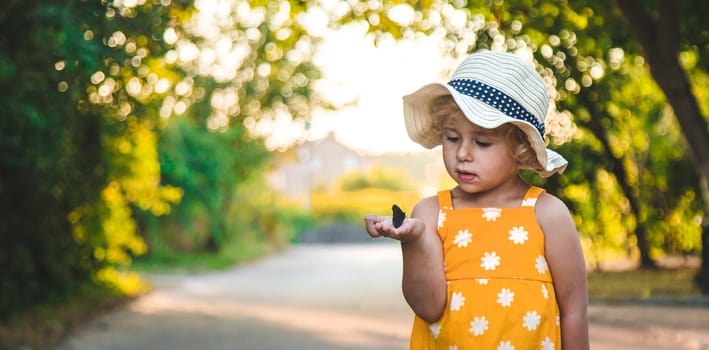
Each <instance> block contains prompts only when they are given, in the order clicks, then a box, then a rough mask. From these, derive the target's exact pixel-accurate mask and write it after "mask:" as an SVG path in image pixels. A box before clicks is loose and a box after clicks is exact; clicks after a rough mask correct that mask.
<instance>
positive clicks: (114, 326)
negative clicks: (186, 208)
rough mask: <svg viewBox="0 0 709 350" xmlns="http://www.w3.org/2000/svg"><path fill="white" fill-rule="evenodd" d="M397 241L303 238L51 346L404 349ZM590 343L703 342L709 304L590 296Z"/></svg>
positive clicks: (167, 282)
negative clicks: (620, 301)
mask: <svg viewBox="0 0 709 350" xmlns="http://www.w3.org/2000/svg"><path fill="white" fill-rule="evenodd" d="M400 275H401V261H400V253H399V248H398V246H397V245H396V244H388V243H380V244H349V245H310V244H302V245H296V246H294V247H292V248H290V249H289V250H288V251H287V252H285V253H284V254H282V255H278V256H274V257H270V258H267V259H263V260H260V261H258V262H256V263H253V264H249V265H246V266H241V267H238V268H235V269H232V270H229V271H224V272H219V273H211V274H206V275H169V276H165V275H162V276H151V277H150V280H151V281H153V283H154V284H155V286H156V289H155V290H154V291H153V292H152V293H151V294H149V295H147V296H145V297H143V298H141V299H139V300H136V301H135V302H133V303H131V304H129V305H128V306H127V307H125V308H123V309H120V310H117V311H115V312H113V313H110V314H107V315H105V316H103V317H101V318H99V319H97V320H95V321H93V322H91V323H90V324H89V325H88V326H87V327H85V328H83V329H81V330H80V331H78V332H76V333H75V334H74V335H72V336H71V337H69V338H68V339H66V340H65V341H64V342H63V343H62V344H60V345H59V346H58V347H57V349H56V350H94V349H95V350H99V349H101V350H129V349H130V350H133V349H151V350H163V349H164V350H168V349H170V350H173V349H205V350H212V349H230V350H240V349H244V350H252V349H253V350H276V349H278V350H280V349H310V350H325V349H328V350H350V349H374V350H394V349H406V348H407V338H408V334H409V327H410V323H411V312H410V311H409V309H408V308H407V306H406V304H405V302H404V301H403V299H402V296H401V292H400V289H399V285H400ZM589 312H590V320H591V337H592V349H594V350H606V349H607V350H610V349H627V350H634V349H650V350H653V349H698V350H702V349H708V350H709V307H706V306H704V307H697V306H695V307H691V306H690V307H670V306H657V305H656V306H652V305H608V304H592V305H591V307H590V310H589Z"/></svg>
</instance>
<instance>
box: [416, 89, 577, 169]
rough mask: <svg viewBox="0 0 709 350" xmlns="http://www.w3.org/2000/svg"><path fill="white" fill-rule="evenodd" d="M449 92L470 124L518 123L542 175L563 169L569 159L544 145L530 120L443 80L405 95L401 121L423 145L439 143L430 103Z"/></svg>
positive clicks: (487, 127) (494, 126) (494, 125)
mask: <svg viewBox="0 0 709 350" xmlns="http://www.w3.org/2000/svg"><path fill="white" fill-rule="evenodd" d="M445 95H451V96H452V97H453V99H454V100H455V102H456V104H458V106H459V107H460V109H461V111H462V112H463V114H464V115H465V116H466V117H467V118H468V120H470V121H471V122H472V123H473V124H476V125H478V126H480V127H483V128H486V129H494V128H497V127H499V126H501V125H503V124H506V123H512V124H514V125H515V126H517V127H519V128H520V129H521V130H522V131H523V132H524V133H525V134H526V135H527V139H528V140H529V143H530V144H531V146H532V148H533V149H534V152H535V154H536V156H537V161H538V162H539V164H541V165H542V166H543V167H544V170H542V171H538V170H535V171H536V172H537V173H538V174H540V175H541V176H543V177H548V176H551V175H552V174H554V173H562V172H563V171H564V170H565V169H566V166H567V165H568V162H567V161H566V159H564V158H563V157H562V156H561V155H559V154H558V153H556V152H554V151H552V150H549V149H547V148H546V144H545V142H544V139H543V138H542V136H541V135H540V134H539V131H537V129H536V128H535V127H534V126H533V125H532V124H530V123H528V122H525V121H523V120H519V119H515V118H512V117H510V116H508V115H506V114H504V113H502V112H500V111H499V110H497V109H496V108H494V107H492V106H490V105H488V104H486V103H484V102H482V101H480V100H478V99H476V98H474V97H471V96H468V95H464V94H461V93H459V92H458V91H456V90H455V89H454V88H453V87H451V86H449V85H446V84H439V83H433V84H428V85H426V86H424V87H422V88H421V89H419V90H417V91H415V92H414V93H412V94H409V95H406V96H404V122H405V124H406V131H407V133H408V134H409V137H410V138H411V139H412V140H413V141H415V142H417V143H419V144H420V145H422V146H423V147H425V148H429V149H430V148H434V147H436V146H438V145H440V144H441V137H440V135H438V134H436V133H434V132H432V130H433V129H434V127H435V124H436V123H437V122H438V121H436V120H434V117H433V116H432V115H431V113H430V105H431V103H432V102H433V100H435V99H436V98H437V97H440V96H445Z"/></svg>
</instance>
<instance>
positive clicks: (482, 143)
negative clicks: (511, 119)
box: [475, 140, 492, 147]
mask: <svg viewBox="0 0 709 350" xmlns="http://www.w3.org/2000/svg"><path fill="white" fill-rule="evenodd" d="M475 143H476V144H477V145H478V146H480V147H489V146H491V145H492V142H486V141H480V140H475Z"/></svg>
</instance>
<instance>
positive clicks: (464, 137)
mask: <svg viewBox="0 0 709 350" xmlns="http://www.w3.org/2000/svg"><path fill="white" fill-rule="evenodd" d="M507 130H508V127H505V126H502V127H499V128H496V129H485V128H481V127H479V126H477V125H475V124H473V123H471V122H470V121H469V120H468V119H466V118H465V117H462V116H458V115H452V116H450V117H448V118H447V120H446V121H445V122H444V124H443V128H442V137H443V140H442V145H443V163H444V164H445V167H446V170H447V171H448V174H450V176H451V177H452V178H453V179H454V180H455V182H456V183H458V186H459V187H460V189H461V190H463V191H464V192H466V193H480V192H486V191H490V190H494V189H496V188H498V187H500V186H501V185H503V184H505V183H506V182H508V181H509V180H511V179H518V178H519V176H518V171H519V164H518V162H517V161H516V160H515V159H514V158H513V157H512V154H511V150H510V145H509V142H508V141H507V137H506V133H507Z"/></svg>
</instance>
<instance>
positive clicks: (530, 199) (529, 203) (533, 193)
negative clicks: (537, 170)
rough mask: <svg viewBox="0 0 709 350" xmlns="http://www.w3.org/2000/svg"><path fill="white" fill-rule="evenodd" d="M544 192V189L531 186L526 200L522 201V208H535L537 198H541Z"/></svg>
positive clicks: (525, 197) (526, 194)
mask: <svg viewBox="0 0 709 350" xmlns="http://www.w3.org/2000/svg"><path fill="white" fill-rule="evenodd" d="M543 192H544V189H543V188H540V187H537V186H531V187H529V189H528V190H527V193H525V195H524V199H523V200H522V204H521V205H520V206H522V207H533V206H534V205H535V204H537V198H539V195H540V194H542V193H543Z"/></svg>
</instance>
